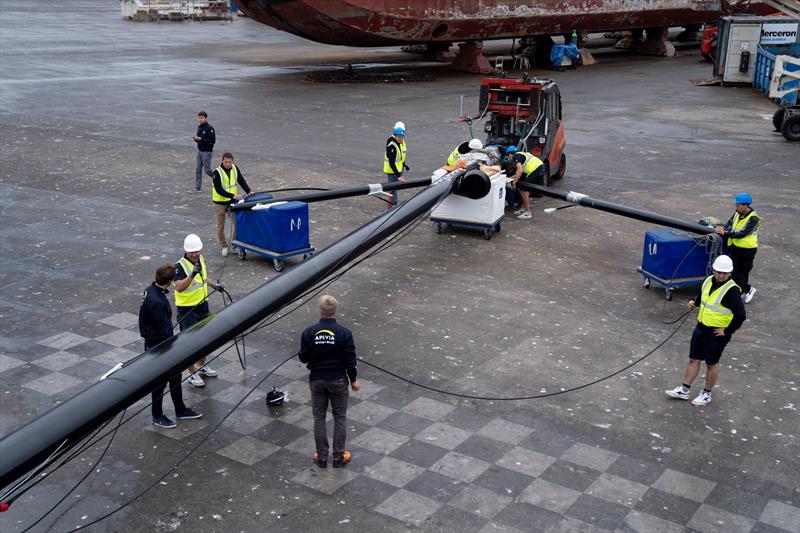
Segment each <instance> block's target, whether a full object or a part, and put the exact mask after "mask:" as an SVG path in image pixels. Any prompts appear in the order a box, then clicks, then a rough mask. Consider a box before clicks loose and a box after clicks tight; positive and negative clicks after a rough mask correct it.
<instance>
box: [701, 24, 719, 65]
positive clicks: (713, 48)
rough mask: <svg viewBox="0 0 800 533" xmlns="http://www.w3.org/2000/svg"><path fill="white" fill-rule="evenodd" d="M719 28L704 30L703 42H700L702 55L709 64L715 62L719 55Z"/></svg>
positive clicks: (709, 27) (708, 27)
mask: <svg viewBox="0 0 800 533" xmlns="http://www.w3.org/2000/svg"><path fill="white" fill-rule="evenodd" d="M718 33H719V28H718V27H717V26H706V28H705V29H704V30H703V40H702V41H700V53H701V54H703V59H705V60H706V61H708V62H709V63H713V62H714V56H715V55H717V34H718Z"/></svg>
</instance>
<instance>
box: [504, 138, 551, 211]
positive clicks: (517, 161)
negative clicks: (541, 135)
mask: <svg viewBox="0 0 800 533" xmlns="http://www.w3.org/2000/svg"><path fill="white" fill-rule="evenodd" d="M506 154H508V163H507V164H506V176H508V177H509V178H511V179H512V180H513V181H514V184H515V185H516V184H517V183H518V182H520V181H521V182H522V183H531V184H535V183H536V182H537V181H544V180H543V177H544V163H542V160H541V159H539V158H538V157H536V156H535V155H533V154H529V153H528V152H519V151H517V147H516V146H514V145H513V144H512V145H511V146H509V147H508V148H506ZM519 196H520V198H521V199H522V208H521V209H517V210H516V211H514V214H515V215H516V216H517V218H521V219H523V220H526V219H529V218H532V217H533V215H532V214H531V195H530V193H529V192H528V191H522V190H520V191H519Z"/></svg>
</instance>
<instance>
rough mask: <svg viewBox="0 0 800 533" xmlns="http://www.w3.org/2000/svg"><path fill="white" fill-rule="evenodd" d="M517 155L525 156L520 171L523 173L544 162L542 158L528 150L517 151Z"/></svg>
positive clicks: (534, 168)
mask: <svg viewBox="0 0 800 533" xmlns="http://www.w3.org/2000/svg"><path fill="white" fill-rule="evenodd" d="M517 153H518V154H519V155H524V156H525V162H524V163H523V164H522V173H523V174H530V173H531V172H533V171H534V170H536V169H537V168H539V167H540V166H542V165H543V164H544V163H542V160H541V159H539V158H538V157H536V156H535V155H533V154H529V153H528V152H517Z"/></svg>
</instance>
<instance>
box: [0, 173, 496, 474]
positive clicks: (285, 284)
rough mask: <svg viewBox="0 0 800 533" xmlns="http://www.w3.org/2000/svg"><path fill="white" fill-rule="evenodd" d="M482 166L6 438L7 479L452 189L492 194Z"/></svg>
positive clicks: (1, 457) (448, 178) (1, 466)
mask: <svg viewBox="0 0 800 533" xmlns="http://www.w3.org/2000/svg"><path fill="white" fill-rule="evenodd" d="M476 166H477V165H471V166H470V167H467V168H466V169H458V170H455V171H453V172H450V173H449V174H447V175H445V176H444V177H442V178H441V179H439V180H438V181H436V182H435V183H433V184H431V185H430V186H429V187H427V188H425V189H423V190H421V191H420V192H419V193H418V194H417V195H415V196H413V197H412V198H410V199H409V200H407V201H406V202H404V203H403V204H401V205H399V206H398V207H397V208H395V209H391V210H389V211H387V212H386V213H385V214H383V215H381V216H378V217H376V218H374V219H373V220H371V221H370V222H368V223H367V224H366V225H364V226H362V227H361V228H359V229H357V230H355V231H353V232H352V233H350V234H349V235H347V236H345V237H343V238H342V239H340V240H339V241H337V242H336V243H334V244H332V245H330V246H329V247H328V248H326V249H324V250H323V251H321V252H320V253H318V254H316V255H315V256H314V257H312V258H311V259H309V260H307V261H304V262H303V263H301V264H299V265H298V266H297V267H295V268H292V269H291V270H289V271H287V272H285V273H283V274H282V275H280V276H278V277H276V278H273V279H271V280H270V281H268V282H267V283H265V284H263V285H261V286H260V287H259V288H257V289H256V290H254V291H253V292H251V293H250V294H248V295H247V296H245V297H243V298H242V299H240V300H238V301H237V302H235V303H234V304H232V305H230V306H228V307H226V308H225V309H223V310H222V311H220V312H219V313H217V314H216V315H215V316H214V317H213V318H212V319H210V320H208V321H207V322H205V323H204V324H202V326H201V327H199V328H197V329H194V330H190V331H187V332H185V333H182V334H180V335H178V336H176V337H173V338H172V339H171V340H170V341H168V342H166V343H164V344H162V345H160V346H158V347H156V348H154V349H152V350H149V351H147V352H144V353H143V354H141V355H140V356H138V357H136V358H134V359H132V360H131V362H130V363H129V364H126V365H124V366H123V367H122V368H120V369H119V370H117V371H115V372H113V373H112V374H110V375H109V376H108V377H107V378H106V379H103V380H101V381H98V382H97V383H95V384H93V385H91V386H90V387H88V388H87V389H85V390H84V391H82V392H80V393H78V394H77V395H75V396H73V397H72V398H70V399H69V400H67V401H65V402H64V403H63V404H61V405H58V406H57V407H55V408H53V409H51V410H50V411H48V412H47V413H45V414H43V415H41V416H40V417H38V418H36V419H34V420H32V421H31V422H29V423H28V424H26V425H24V426H22V427H21V428H19V429H17V430H16V431H14V432H13V433H11V434H9V435H7V436H6V437H4V438H3V439H2V440H0V487H5V486H8V485H10V484H11V483H12V482H13V481H14V480H16V479H17V478H19V477H21V476H22V475H23V474H25V473H26V472H28V471H30V470H32V469H33V468H35V467H36V466H38V465H39V464H40V463H42V462H43V461H45V460H46V459H47V458H48V457H49V456H50V454H51V453H53V451H55V450H57V449H58V448H62V447H64V446H70V445H72V444H75V443H77V442H78V441H80V440H81V439H82V438H83V437H85V436H86V435H88V434H89V433H90V432H91V431H92V430H93V429H95V428H97V427H98V426H100V425H101V424H102V423H103V422H105V421H107V420H109V419H111V418H112V417H113V416H115V415H116V414H118V413H120V412H122V410H123V409H125V408H127V407H129V406H131V405H132V404H134V403H135V402H136V401H137V400H139V399H140V398H142V397H144V396H146V395H148V394H150V392H151V391H152V390H153V389H154V388H155V387H156V386H157V385H158V384H159V383H162V382H163V381H164V380H165V378H166V377H168V376H173V375H176V374H178V373H179V372H181V371H183V370H184V369H186V368H188V367H189V366H190V365H191V364H193V363H194V362H196V361H197V360H198V359H199V358H200V357H202V356H204V355H208V354H210V353H212V352H213V351H214V350H216V349H218V348H220V347H221V346H223V345H224V344H225V343H226V342H228V341H230V340H231V339H233V338H235V337H236V336H237V335H239V334H241V333H243V332H245V331H247V330H248V329H249V328H250V327H252V326H254V325H256V324H257V323H258V322H259V321H261V320H263V319H264V318H266V317H267V316H269V315H271V314H272V313H274V312H276V311H278V310H280V309H281V308H282V307H283V306H285V305H287V304H288V303H290V302H291V301H292V300H293V299H295V298H297V297H298V296H299V295H301V294H302V293H303V292H304V291H305V290H306V289H308V288H309V287H310V286H312V285H314V284H315V283H317V282H318V281H321V280H323V279H325V278H326V277H327V276H329V275H330V274H332V273H334V272H336V271H337V270H338V269H340V268H342V267H343V266H345V265H346V264H347V263H349V262H350V261H352V260H354V259H355V258H357V257H358V256H359V255H361V254H362V253H363V252H365V251H366V250H368V249H370V248H371V247H373V246H374V245H376V244H378V243H380V242H381V241H382V240H383V239H385V238H386V237H388V236H390V235H392V234H393V233H395V232H396V231H398V230H400V229H402V228H403V227H405V226H406V225H408V224H409V223H411V222H412V221H413V220H415V219H416V218H417V217H419V216H420V215H422V214H424V213H425V212H426V211H428V210H429V209H431V208H432V207H433V206H434V205H436V203H437V202H439V201H441V199H443V198H444V197H445V196H446V195H447V194H449V193H450V192H454V193H456V194H462V195H465V196H468V197H471V198H480V197H482V196H485V195H486V194H487V193H488V192H489V187H490V183H489V180H488V178H487V177H486V175H485V174H484V173H483V172H480V171H478V170H475V167H476Z"/></svg>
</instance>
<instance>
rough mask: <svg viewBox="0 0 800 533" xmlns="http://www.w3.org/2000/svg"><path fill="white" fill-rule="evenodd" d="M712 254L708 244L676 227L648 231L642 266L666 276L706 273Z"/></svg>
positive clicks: (671, 278) (661, 276) (679, 277)
mask: <svg viewBox="0 0 800 533" xmlns="http://www.w3.org/2000/svg"><path fill="white" fill-rule="evenodd" d="M708 262H709V257H708V252H706V247H705V245H704V244H703V243H702V242H700V243H699V244H698V241H697V240H696V239H695V238H693V237H690V236H689V235H686V234H682V233H676V232H675V231H673V230H653V231H648V232H646V233H645V234H644V251H643V252H642V270H646V271H647V272H648V273H650V274H652V275H653V276H655V277H658V278H662V279H665V280H673V279H682V278H696V277H705V276H707V275H708V272H707V271H706V268H707V266H708Z"/></svg>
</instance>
